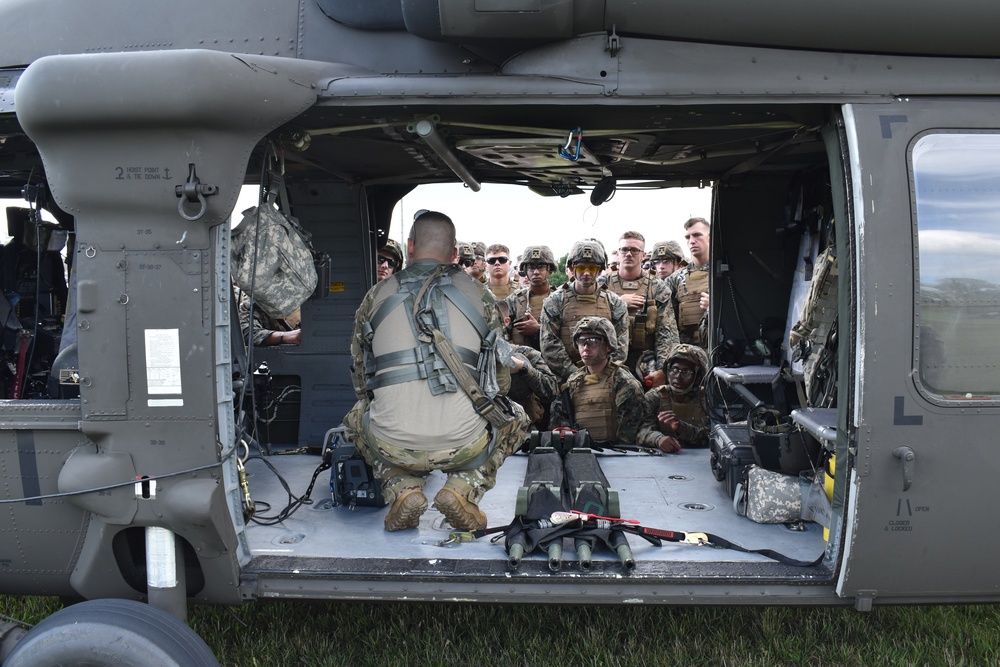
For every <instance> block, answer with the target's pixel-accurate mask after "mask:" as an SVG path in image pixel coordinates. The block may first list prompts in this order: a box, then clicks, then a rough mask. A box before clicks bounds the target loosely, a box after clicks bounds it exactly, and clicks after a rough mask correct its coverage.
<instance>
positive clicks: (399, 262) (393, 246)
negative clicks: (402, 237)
mask: <svg viewBox="0 0 1000 667" xmlns="http://www.w3.org/2000/svg"><path fill="white" fill-rule="evenodd" d="M379 250H381V251H382V252H385V253H388V254H390V255H392V256H393V257H395V258H396V266H397V267H399V268H401V267H402V266H403V246H401V245H400V244H399V241H396V240H395V239H386V240H385V245H384V246H382V247H381V248H379Z"/></svg>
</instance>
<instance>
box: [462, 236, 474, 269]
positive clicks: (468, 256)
mask: <svg viewBox="0 0 1000 667" xmlns="http://www.w3.org/2000/svg"><path fill="white" fill-rule="evenodd" d="M475 261H476V251H475V250H474V249H473V247H472V244H471V243H462V242H461V241H459V242H458V263H459V264H462V265H463V266H464V265H465V263H466V262H468V265H469V266H472V263H473V262H475Z"/></svg>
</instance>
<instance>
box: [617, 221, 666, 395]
mask: <svg viewBox="0 0 1000 667" xmlns="http://www.w3.org/2000/svg"><path fill="white" fill-rule="evenodd" d="M645 247H646V239H645V238H643V236H642V234H640V233H639V232H625V233H624V234H622V236H621V238H620V239H618V260H619V265H618V273H617V274H615V275H612V276H610V277H609V278H608V279H607V285H608V289H610V290H611V291H612V292H614V293H615V294H617V295H618V296H620V297H621V298H622V301H624V302H625V305H627V306H628V328H629V344H628V357H627V358H626V360H625V367H626V368H628V369H629V370H630V371H633V372H634V373H635V374H636V379H638V380H639V381H640V382H645V383H646V385H647V386H649V387H656V386H659V385H662V384H663V383H664V382H666V378H665V377H663V373H662V372H660V371H659V369H660V368H661V367H662V366H663V362H664V361H666V359H667V354H668V353H669V352H670V347H671V346H672V345H674V344H675V343H677V342H678V340H679V339H678V337H677V322H676V321H675V320H674V314H673V311H672V310H671V309H670V291H669V290H668V289H667V287H666V286H665V285H664V284H663V283H661V282H660V281H659V280H657V279H656V278H653V277H652V276H650V275H649V273H648V272H647V271H644V270H643V268H642V263H643V260H644V259H645V255H646V253H645V252H644V250H645ZM647 351H650V352H652V353H653V355H654V358H655V362H654V366H655V369H656V370H654V371H653V372H652V373H648V374H646V373H643V372H642V371H641V370H640V369H638V368H637V367H636V364H637V362H638V361H639V359H640V357H642V356H643V353H644V352H647ZM647 363H648V362H647Z"/></svg>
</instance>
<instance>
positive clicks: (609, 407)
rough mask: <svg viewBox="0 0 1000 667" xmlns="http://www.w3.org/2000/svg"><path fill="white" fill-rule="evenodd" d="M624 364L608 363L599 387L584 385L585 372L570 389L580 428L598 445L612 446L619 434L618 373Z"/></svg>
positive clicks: (596, 385)
mask: <svg viewBox="0 0 1000 667" xmlns="http://www.w3.org/2000/svg"><path fill="white" fill-rule="evenodd" d="M620 365H621V364H619V363H616V362H609V363H608V365H607V367H606V368H605V369H604V370H603V371H601V373H600V375H599V376H598V377H599V378H600V380H599V381H598V382H597V383H596V384H584V378H585V377H586V371H583V372H581V373H580V374H579V375H578V376H577V377H576V379H574V380H573V382H572V383H571V385H570V390H569V394H570V398H571V399H572V401H573V412H574V416H575V417H576V423H577V424H578V425H579V426H580V428H585V429H587V430H588V431H589V432H590V437H591V438H593V439H594V440H596V441H598V442H611V441H613V440H614V439H615V436H616V435H617V434H618V420H617V419H616V417H615V414H616V412H617V410H616V409H615V407H616V406H615V371H616V370H618V367H619V366H620Z"/></svg>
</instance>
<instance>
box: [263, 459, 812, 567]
mask: <svg viewBox="0 0 1000 667" xmlns="http://www.w3.org/2000/svg"><path fill="white" fill-rule="evenodd" d="M598 459H599V461H600V463H601V467H602V469H603V470H604V472H605V474H606V475H607V477H608V480H609V482H610V483H611V486H612V488H613V489H616V490H617V491H618V492H619V496H620V503H621V514H622V516H623V517H626V518H633V519H638V520H639V521H641V523H642V525H644V526H650V527H654V528H661V529H666V530H674V531H686V532H707V533H712V534H715V535H717V536H719V537H722V538H725V539H727V540H729V541H730V542H735V543H737V544H741V545H743V546H744V547H746V548H748V549H765V548H766V549H772V550H776V551H779V552H780V553H783V554H785V555H786V556H789V557H791V558H795V559H798V560H804V561H812V560H813V559H815V558H817V557H818V556H819V555H820V554H822V552H823V550H824V548H825V542H824V540H823V529H822V526H820V525H818V524H815V523H806V524H805V530H804V531H801V532H796V531H792V530H789V529H787V528H785V527H784V526H783V525H761V524H757V523H753V522H752V521H750V520H749V519H746V518H743V517H741V516H738V515H737V514H736V513H735V512H734V511H733V507H732V501H731V500H730V499H729V497H728V495H727V494H726V491H725V487H724V485H723V484H722V483H720V482H718V481H716V480H715V478H714V477H713V475H712V472H711V469H710V467H709V451H708V450H707V449H698V450H685V451H683V452H681V453H680V454H673V455H664V456H658V457H657V456H646V455H638V454H628V455H614V454H612V455H598ZM319 460H320V459H319V457H318V456H313V455H307V454H298V455H285V456H271V457H268V461H269V462H270V463H271V464H272V465H274V466H275V467H276V468H277V469H278V470H279V471H280V472H281V474H282V475H283V476H284V478H285V479H286V480H287V482H288V485H289V487H290V488H291V489H292V490H293V491H294V492H296V493H303V492H304V491H305V489H306V487H307V485H308V483H309V480H310V479H311V477H312V474H313V471H314V470H315V468H316V466H317V465H318V464H319ZM527 460H528V459H527V456H524V455H515V456H512V457H510V458H509V459H508V460H507V461H506V462H505V463H504V465H503V466H502V467H501V469H500V472H499V475H498V479H497V485H496V487H495V488H494V489H493V490H491V491H490V492H489V493H487V494H486V497H485V498H484V500H483V502H482V504H481V507H482V509H483V511H484V512H486V515H487V517H488V518H489V525H490V527H493V526H503V525H506V524H507V523H509V522H510V521H511V520H512V519H513V517H514V505H515V500H516V495H517V489H518V488H519V487H520V486H521V485H522V483H523V480H524V471H525V467H526V464H527ZM247 472H248V475H249V482H250V490H251V495H252V497H253V499H254V500H255V501H257V502H258V503H259V502H260V501H266V502H267V503H269V504H270V506H271V509H269V510H268V511H266V512H265V511H262V509H260V508H259V512H260V513H261V514H266V515H272V514H274V513H275V512H276V511H277V510H279V509H280V508H282V507H284V506H285V505H286V504H287V494H286V493H285V491H284V490H283V488H282V487H281V485H280V483H279V481H278V479H277V478H276V476H275V475H274V473H273V472H271V471H270V470H268V469H267V468H266V466H265V465H264V464H263V463H261V462H260V461H258V460H251V461H249V462H248V464H247ZM329 479H330V473H329V472H328V471H324V472H323V473H320V476H319V478H318V479H317V480H316V486H315V489H314V490H313V493H312V498H313V500H314V501H315V502H314V504H313V505H311V506H306V507H302V508H301V509H299V510H298V511H297V512H296V513H295V514H293V515H292V516H291V517H290V518H288V519H286V520H285V521H284V522H283V523H282V524H279V525H275V526H260V525H257V524H251V525H250V527H249V528H248V529H247V538H248V541H249V544H250V549H251V552H252V560H251V562H250V564H249V567H248V568H247V569H248V570H249V571H254V570H255V569H257V570H270V571H272V572H274V571H275V570H276V569H281V568H284V567H287V568H289V569H295V570H297V571H298V570H300V569H301V570H305V571H309V570H314V571H316V572H321V571H323V572H327V571H329V567H323V566H321V564H320V561H322V562H326V563H330V562H338V563H341V564H343V563H347V562H354V561H359V562H357V563H356V564H355V566H356V567H358V568H361V569H364V566H363V565H362V562H363V561H368V562H381V563H383V564H385V563H387V562H389V563H391V562H393V561H397V559H398V563H399V564H400V566H402V565H403V564H404V563H411V564H412V563H414V562H420V561H430V562H436V561H437V560H439V559H461V560H463V561H465V563H466V564H467V567H468V568H472V569H473V570H475V569H476V567H475V565H474V563H473V561H490V563H489V564H487V563H486V562H483V563H482V565H483V571H484V572H487V571H490V572H495V571H496V570H497V567H498V564H501V563H502V564H503V565H506V554H505V552H504V547H503V540H502V539H501V540H500V541H498V542H496V543H493V542H490V540H489V539H488V538H483V539H480V540H479V541H477V542H473V543H465V544H461V545H457V546H454V547H449V548H443V547H439V546H436V543H437V542H438V541H440V540H442V539H445V538H447V537H448V535H449V533H450V532H451V528H450V526H449V525H448V524H447V523H446V522H445V521H444V518H443V517H442V515H441V514H439V513H438V512H437V511H436V510H435V509H434V508H433V507H430V508H429V509H428V510H427V512H426V514H424V516H423V517H422V519H421V521H420V526H419V527H418V528H417V529H416V530H405V531H399V532H394V533H388V532H386V531H385V530H384V528H383V519H384V516H385V513H386V511H387V508H385V507H382V508H371V507H358V508H356V509H354V510H350V509H348V508H346V507H343V506H340V507H333V506H332V504H331V503H330V492H329ZM443 482H444V475H443V474H441V473H432V474H431V476H430V477H429V480H428V484H427V488H426V489H425V493H426V495H427V497H428V500H429V501H431V502H433V498H434V494H435V493H437V491H438V489H439V488H440V487H441V485H442V483H443ZM629 543H630V544H631V546H632V550H633V552H634V555H635V560H636V562H637V564H639V566H638V567H637V569H636V572H637V573H638V572H641V571H642V570H643V567H642V566H643V565H644V564H645V565H655V564H656V563H670V564H674V565H676V564H678V563H690V564H692V566H694V568H695V569H694V570H693V571H694V572H697V573H699V574H701V573H703V572H704V573H709V572H711V571H713V570H714V568H710V567H706V566H707V564H708V563H719V564H720V565H722V570H729V571H744V572H746V567H748V566H749V567H751V568H753V566H752V565H750V564H751V563H754V564H762V565H763V564H770V565H775V566H777V568H776V569H775V568H771V567H765V568H764V570H761V573H762V574H764V573H765V572H772V574H775V575H779V576H781V575H780V573H782V572H783V573H784V574H785V575H786V576H787V575H788V574H790V573H791V572H793V571H795V569H794V568H792V569H789V568H787V567H784V566H780V565H778V564H777V563H775V562H774V561H771V560H770V559H768V558H766V557H764V556H760V555H756V554H746V553H742V552H738V551H734V550H730V549H713V548H706V547H698V546H692V545H684V544H676V543H668V542H664V544H663V546H662V547H656V546H653V545H652V544H649V543H648V542H646V541H645V540H643V539H641V538H639V537H637V536H634V535H630V536H629ZM593 557H594V563H595V566H597V565H599V564H600V563H601V562H604V564H605V565H607V566H608V567H607V568H604V567H600V568H595V570H604V569H608V570H609V571H616V570H618V568H617V567H611V565H613V564H617V563H618V558H617V556H616V555H615V554H614V553H612V552H611V551H609V550H606V549H604V548H602V547H599V548H598V549H595V552H594V554H593ZM314 559H315V561H314ZM575 559H576V555H575V552H574V550H573V546H572V541H571V540H570V541H567V542H566V543H565V549H564V554H563V561H564V567H563V569H564V570H565V569H567V567H569V566H571V565H572V562H571V561H574V560H575ZM531 561H537V563H531ZM545 562H546V557H545V554H544V553H542V552H539V551H536V552H535V553H532V554H529V555H527V556H526V557H525V559H524V562H523V563H522V565H521V567H522V569H523V568H525V566H526V565H528V564H530V565H531V566H532V567H531V569H534V567H533V566H534V565H538V566H544V563H545ZM276 564H279V565H276ZM725 564H729V565H730V567H726V566H725ZM740 565H742V566H744V567H743V569H742V570H740V568H739V566H740ZM731 566H736V568H735V569H734V568H733V567H731ZM369 567H371V566H370V565H369ZM335 569H337V570H340V571H343V570H342V568H341V567H338V568H335ZM350 569H354V566H352V567H351V568H350ZM390 569H396V568H390ZM660 569H662V568H654V570H660ZM685 569H686V570H687V569H688V568H685ZM821 569H822V568H820V570H821ZM772 570H773V571H772ZM807 570H809V571H808V572H805V571H803V570H798V572H800V573H801V574H803V575H806V576H807V577H808V576H810V575H811V577H817V576H818V577H820V578H822V576H823V575H822V572H821V571H819V570H817V569H815V568H807ZM399 571H404V572H405V571H410V570H408V569H401V570H399ZM718 573H719V574H721V570H720V571H719V572H718Z"/></svg>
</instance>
